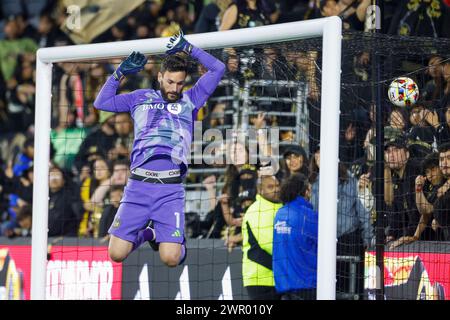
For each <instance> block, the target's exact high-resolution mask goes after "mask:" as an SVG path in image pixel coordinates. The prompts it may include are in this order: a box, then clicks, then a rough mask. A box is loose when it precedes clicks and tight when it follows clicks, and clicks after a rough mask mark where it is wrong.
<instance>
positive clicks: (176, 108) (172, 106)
mask: <svg viewBox="0 0 450 320" xmlns="http://www.w3.org/2000/svg"><path fill="white" fill-rule="evenodd" d="M181 108H182V107H181V104H179V103H169V104H168V105H167V111H169V112H170V113H172V114H179V113H180V112H181Z"/></svg>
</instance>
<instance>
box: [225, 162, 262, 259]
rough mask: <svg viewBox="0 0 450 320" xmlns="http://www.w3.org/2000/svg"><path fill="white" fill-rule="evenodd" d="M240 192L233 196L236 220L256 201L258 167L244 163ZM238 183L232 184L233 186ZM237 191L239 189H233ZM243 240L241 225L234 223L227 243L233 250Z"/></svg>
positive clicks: (239, 178) (240, 178)
mask: <svg viewBox="0 0 450 320" xmlns="http://www.w3.org/2000/svg"><path fill="white" fill-rule="evenodd" d="M238 175H239V176H238V179H237V180H238V181H239V191H238V192H239V193H238V194H236V196H232V197H231V201H232V203H233V208H232V213H233V217H234V219H236V220H234V221H240V219H242V217H243V216H244V214H245V212H246V211H247V209H248V207H249V206H250V205H251V204H252V203H253V202H254V201H255V196H256V179H257V172H256V168H255V167H254V166H251V165H244V166H243V167H242V168H241V169H240V170H239V173H238ZM233 187H236V185H234V186H231V188H233ZM233 191H235V192H236V191H237V190H232V192H233ZM241 242H242V232H241V227H240V225H239V224H238V225H232V226H230V227H229V228H228V229H227V234H226V238H225V245H226V246H228V250H229V251H231V249H233V248H234V247H235V246H236V245H238V244H240V243H241Z"/></svg>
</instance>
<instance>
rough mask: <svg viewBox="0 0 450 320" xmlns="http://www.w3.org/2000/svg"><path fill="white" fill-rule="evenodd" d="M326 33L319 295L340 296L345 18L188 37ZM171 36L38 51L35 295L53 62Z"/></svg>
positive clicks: (157, 47)
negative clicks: (338, 253) (339, 200)
mask: <svg viewBox="0 0 450 320" xmlns="http://www.w3.org/2000/svg"><path fill="white" fill-rule="evenodd" d="M312 37H322V48H323V50H322V76H321V83H322V87H321V106H320V108H321V110H322V111H324V112H321V116H320V117H321V124H322V126H321V128H320V144H321V159H326V161H323V160H322V161H321V167H320V171H321V174H320V189H319V193H320V194H322V195H326V197H324V196H322V197H320V199H319V212H320V215H319V238H318V270H317V299H319V300H333V299H335V282H336V222H337V213H336V212H337V181H338V149H339V107H340V78H341V74H340V72H341V42H342V22H341V19H340V18H338V17H329V18H321V19H314V20H307V21H300V22H291V23H284V24H276V25H269V26H262V27H255V28H249V29H239V30H229V31H222V32H210V33H203V34H193V35H187V36H186V38H187V40H189V41H191V42H192V43H193V44H195V45H196V46H198V47H200V48H202V49H216V48H225V47H239V46H251V45H256V44H265V43H275V42H282V41H290V40H300V39H307V38H312ZM166 42H167V38H157V39H143V40H131V41H120V42H110V43H99V44H87V45H76V46H64V47H52V48H42V49H39V50H38V51H37V55H36V64H37V68H36V105H35V108H36V112H35V114H36V116H35V157H34V167H35V170H34V186H33V223H32V235H33V236H32V261H31V299H33V300H44V299H45V296H46V265H47V240H48V238H47V230H48V199H49V190H48V187H49V186H48V175H49V161H50V130H51V127H50V119H51V100H52V99H51V96H52V63H57V62H68V61H83V60H92V59H109V58H117V57H125V56H127V55H129V53H130V51H140V52H142V53H144V54H162V53H164V51H165V50H164V48H165V44H166Z"/></svg>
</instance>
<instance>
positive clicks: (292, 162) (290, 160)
mask: <svg viewBox="0 0 450 320" xmlns="http://www.w3.org/2000/svg"><path fill="white" fill-rule="evenodd" d="M281 161H282V165H281V167H282V168H283V169H282V170H280V171H279V172H278V179H279V180H280V181H285V180H286V179H287V178H289V177H290V176H291V175H293V174H295V173H302V174H303V175H305V176H309V172H308V163H309V160H308V157H307V155H306V152H305V150H304V149H303V147H301V146H300V145H297V144H293V145H290V146H288V147H287V148H286V150H285V151H284V153H283V159H282V160H281Z"/></svg>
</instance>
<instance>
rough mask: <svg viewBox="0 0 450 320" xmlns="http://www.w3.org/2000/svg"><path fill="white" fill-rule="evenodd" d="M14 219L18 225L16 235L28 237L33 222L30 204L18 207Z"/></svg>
mask: <svg viewBox="0 0 450 320" xmlns="http://www.w3.org/2000/svg"><path fill="white" fill-rule="evenodd" d="M16 221H17V223H18V224H19V226H20V229H19V232H18V235H19V236H22V237H30V236H31V226H32V222H33V216H32V209H31V205H26V206H23V207H22V208H20V209H19V211H18V212H17V217H16ZM16 233H17V232H16Z"/></svg>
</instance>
